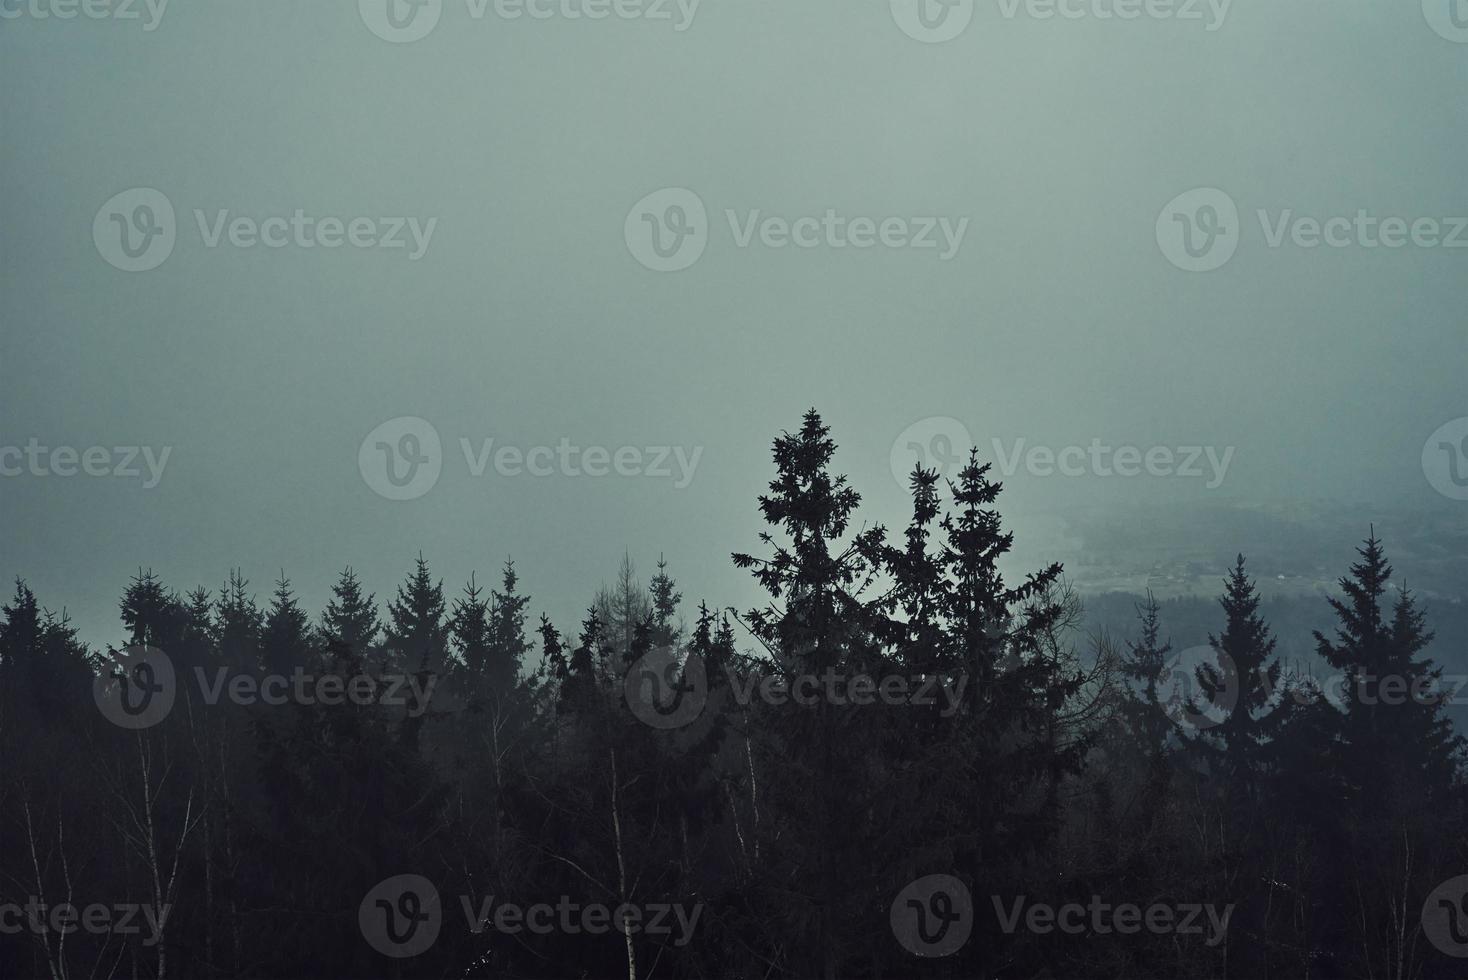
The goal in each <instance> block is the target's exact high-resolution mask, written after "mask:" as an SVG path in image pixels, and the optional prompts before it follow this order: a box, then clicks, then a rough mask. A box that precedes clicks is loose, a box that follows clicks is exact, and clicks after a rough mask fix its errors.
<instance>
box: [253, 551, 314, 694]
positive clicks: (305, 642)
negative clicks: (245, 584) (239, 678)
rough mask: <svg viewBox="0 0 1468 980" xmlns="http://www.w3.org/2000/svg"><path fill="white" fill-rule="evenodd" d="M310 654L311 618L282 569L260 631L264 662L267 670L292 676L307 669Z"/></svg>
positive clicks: (262, 660)
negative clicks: (299, 670)
mask: <svg viewBox="0 0 1468 980" xmlns="http://www.w3.org/2000/svg"><path fill="white" fill-rule="evenodd" d="M310 654H311V624H310V620H309V619H308V618H307V616H306V614H305V613H304V612H303V611H302V610H301V607H300V604H299V603H298V602H296V597H295V594H294V593H292V592H291V583H290V579H288V578H286V577H285V572H284V571H282V572H281V573H280V578H279V579H277V580H276V583H275V594H274V596H273V597H272V599H271V603H270V608H269V609H268V610H267V611H266V613H265V625H264V627H263V629H262V630H261V632H260V665H261V666H262V667H263V668H264V669H265V670H266V672H267V673H271V674H283V675H288V674H290V673H291V672H292V671H294V670H295V669H296V668H297V667H302V668H304V667H305V666H306V664H307V661H308V659H309V657H310Z"/></svg>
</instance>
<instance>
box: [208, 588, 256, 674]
mask: <svg viewBox="0 0 1468 980" xmlns="http://www.w3.org/2000/svg"><path fill="white" fill-rule="evenodd" d="M249 584H250V583H249V582H248V581H247V580H246V579H245V577H244V576H243V575H242V574H241V573H240V570H239V569H232V570H231V571H230V573H229V581H228V582H226V583H225V586H224V588H223V589H221V590H220V592H219V597H218V598H217V599H216V600H215V603H214V634H215V636H216V637H217V638H218V642H219V653H220V656H221V657H222V658H223V659H224V660H225V662H226V663H229V664H232V665H233V666H235V667H245V668H254V667H255V666H256V665H257V664H258V663H259V656H260V631H261V630H262V628H263V617H262V615H261V613H260V609H259V607H258V606H256V605H255V597H254V596H252V595H250V594H249V592H248V591H246V590H247V588H248V586H249Z"/></svg>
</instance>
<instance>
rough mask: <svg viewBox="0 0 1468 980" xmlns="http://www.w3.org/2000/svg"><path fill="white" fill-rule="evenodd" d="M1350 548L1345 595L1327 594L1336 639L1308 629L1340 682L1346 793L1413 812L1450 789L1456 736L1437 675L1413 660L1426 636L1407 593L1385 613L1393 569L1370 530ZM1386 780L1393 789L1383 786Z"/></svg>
mask: <svg viewBox="0 0 1468 980" xmlns="http://www.w3.org/2000/svg"><path fill="white" fill-rule="evenodd" d="M1357 554H1358V555H1360V559H1361V560H1360V561H1358V562H1354V563H1353V564H1352V565H1351V571H1350V575H1349V576H1346V577H1344V578H1342V579H1341V580H1340V587H1341V590H1342V592H1344V593H1345V596H1344V598H1341V599H1337V598H1335V597H1331V598H1330V599H1329V602H1330V606H1331V608H1332V609H1333V610H1335V613H1336V617H1337V619H1338V620H1339V625H1338V626H1337V629H1336V635H1335V638H1334V639H1328V638H1327V637H1326V636H1325V635H1324V634H1322V633H1320V632H1319V631H1317V632H1316V633H1315V641H1316V644H1317V647H1318V650H1319V653H1320V656H1321V657H1322V658H1323V659H1324V660H1325V661H1326V663H1328V664H1330V665H1331V667H1333V668H1335V669H1336V670H1338V671H1340V672H1341V673H1342V674H1343V675H1344V679H1345V684H1344V687H1343V689H1342V694H1343V699H1344V703H1343V705H1342V710H1343V714H1342V717H1341V719H1340V725H1339V738H1340V741H1341V749H1342V758H1343V760H1344V761H1345V768H1346V770H1347V771H1346V773H1345V777H1346V783H1347V785H1346V791H1347V792H1348V793H1349V794H1350V795H1351V796H1353V797H1355V798H1357V799H1359V800H1361V801H1362V802H1363V803H1366V804H1368V805H1370V806H1375V805H1376V804H1382V805H1385V804H1387V803H1389V802H1390V803H1393V804H1395V805H1396V806H1397V807H1401V808H1410V807H1411V806H1413V805H1414V803H1416V804H1421V803H1424V802H1427V801H1431V800H1439V799H1442V798H1444V797H1445V796H1446V795H1447V794H1448V793H1449V792H1450V790H1451V784H1452V781H1453V774H1454V773H1455V772H1456V769H1457V756H1458V755H1459V753H1460V751H1461V746H1462V741H1461V739H1460V738H1458V737H1456V736H1454V735H1453V734H1452V730H1451V725H1450V723H1449V721H1448V719H1447V718H1446V717H1444V715H1443V709H1444V708H1445V707H1446V705H1445V703H1444V701H1443V699H1442V697H1441V693H1442V692H1441V684H1440V680H1441V676H1442V671H1441V670H1440V669H1439V668H1437V667H1435V666H1434V665H1433V662H1432V661H1431V660H1430V659H1427V658H1423V659H1418V656H1419V654H1421V652H1422V651H1423V649H1424V648H1426V646H1427V644H1428V643H1430V642H1431V640H1432V634H1431V633H1430V632H1428V631H1427V629H1426V625H1425V619H1424V617H1423V615H1422V613H1421V612H1420V611H1419V610H1418V609H1417V605H1416V602H1415V600H1414V599H1413V597H1412V596H1411V594H1410V593H1408V592H1407V591H1406V590H1405V589H1403V590H1402V591H1401V592H1400V593H1399V594H1398V596H1397V599H1396V601H1395V604H1394V605H1393V608H1392V612H1391V618H1390V619H1388V618H1387V615H1386V612H1385V609H1384V605H1385V602H1384V600H1385V595H1386V587H1387V582H1388V581H1389V580H1390V579H1391V576H1392V567H1391V565H1390V564H1389V563H1388V561H1387V559H1386V553H1385V551H1384V550H1383V548H1382V547H1381V542H1380V541H1379V540H1378V539H1377V537H1376V533H1375V529H1374V528H1373V529H1372V532H1371V534H1370V536H1369V537H1368V538H1367V539H1366V542H1365V545H1364V546H1363V547H1362V548H1359V549H1357ZM1386 786H1391V787H1393V790H1392V791H1391V792H1383V791H1382V789H1383V788H1384V787H1386Z"/></svg>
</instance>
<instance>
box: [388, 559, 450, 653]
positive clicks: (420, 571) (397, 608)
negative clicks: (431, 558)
mask: <svg viewBox="0 0 1468 980" xmlns="http://www.w3.org/2000/svg"><path fill="white" fill-rule="evenodd" d="M387 611H388V623H387V627H386V644H387V646H388V648H389V649H390V650H391V651H392V654H393V659H394V666H395V668H396V669H400V670H407V671H420V670H428V671H434V672H437V673H442V672H443V670H444V667H445V666H446V658H447V655H448V629H447V628H446V627H445V625H444V615H445V613H444V600H443V583H442V581H439V582H434V581H433V577H432V576H431V575H430V574H429V572H428V562H426V561H425V560H424V559H423V556H422V555H421V554H420V555H419V556H418V561H417V564H416V565H415V566H414V569H413V572H412V574H410V575H409V576H408V579H407V581H406V582H404V583H403V584H402V585H400V586H398V597H397V599H396V600H394V601H393V602H392V603H391V604H390V605H389V606H388V610H387Z"/></svg>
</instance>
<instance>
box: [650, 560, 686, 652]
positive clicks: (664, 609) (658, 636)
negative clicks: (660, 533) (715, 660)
mask: <svg viewBox="0 0 1468 980" xmlns="http://www.w3.org/2000/svg"><path fill="white" fill-rule="evenodd" d="M648 592H649V593H650V594H651V596H652V612H653V643H654V645H656V646H660V647H675V646H677V645H678V641H679V639H680V636H679V627H678V625H677V624H676V623H675V622H674V617H676V616H677V615H678V604H679V603H680V602H682V601H683V593H681V592H679V591H678V588H677V583H675V582H674V581H673V577H672V576H671V575H669V574H668V560H667V559H666V558H664V557H663V556H662V555H658V573H657V574H656V575H654V576H653V577H652V582H651V583H649V585H648Z"/></svg>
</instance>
